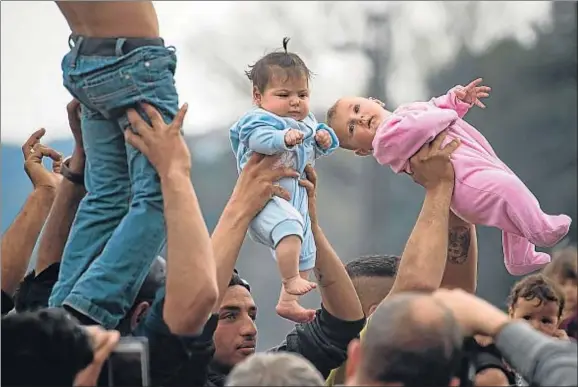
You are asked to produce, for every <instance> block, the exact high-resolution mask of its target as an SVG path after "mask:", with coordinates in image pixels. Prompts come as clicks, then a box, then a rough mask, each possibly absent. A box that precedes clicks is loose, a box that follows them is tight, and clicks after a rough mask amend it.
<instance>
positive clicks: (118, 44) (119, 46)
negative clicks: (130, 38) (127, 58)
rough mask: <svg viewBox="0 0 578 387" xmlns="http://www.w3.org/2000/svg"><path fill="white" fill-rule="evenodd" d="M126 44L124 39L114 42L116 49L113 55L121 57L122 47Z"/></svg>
mask: <svg viewBox="0 0 578 387" xmlns="http://www.w3.org/2000/svg"><path fill="white" fill-rule="evenodd" d="M125 42H126V38H118V39H117V40H116V47H115V48H114V53H115V55H116V56H122V55H123V53H122V46H124V43H125Z"/></svg>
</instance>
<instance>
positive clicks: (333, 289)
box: [311, 225, 363, 321]
mask: <svg viewBox="0 0 578 387" xmlns="http://www.w3.org/2000/svg"><path fill="white" fill-rule="evenodd" d="M311 228H312V230H313V237H314V238H315V245H316V246H317V257H316V262H315V269H314V270H315V276H316V277H317V281H318V283H319V291H320V292H321V299H322V301H323V305H324V306H325V309H326V310H327V311H328V312H329V313H330V314H332V315H333V316H335V317H337V318H339V319H341V320H345V321H357V320H359V319H361V318H363V309H362V308H361V303H360V301H359V298H358V296H357V292H356V291H355V288H354V286H353V283H352V282H351V279H350V278H349V276H348V275H347V271H346V270H345V267H344V266H343V263H342V262H341V260H340V259H339V257H338V256H337V253H336V252H335V250H333V247H332V246H331V244H330V243H329V241H328V240H327V238H326V237H325V234H324V233H323V230H321V228H320V227H319V226H315V225H312V226H311Z"/></svg>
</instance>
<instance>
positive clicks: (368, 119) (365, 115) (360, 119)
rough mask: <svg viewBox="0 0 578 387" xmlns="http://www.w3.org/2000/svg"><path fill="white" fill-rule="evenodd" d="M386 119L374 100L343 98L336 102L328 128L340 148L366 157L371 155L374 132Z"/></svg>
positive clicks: (383, 110)
mask: <svg viewBox="0 0 578 387" xmlns="http://www.w3.org/2000/svg"><path fill="white" fill-rule="evenodd" d="M386 117H387V111H386V110H385V109H384V108H383V107H382V106H381V105H380V104H379V103H378V102H376V101H374V100H371V99H369V98H363V97H345V98H341V99H340V100H339V101H337V104H336V105H335V112H334V114H333V117H332V118H331V123H330V126H331V127H332V128H333V130H334V131H335V133H336V135H337V138H338V139H339V145H340V146H341V148H344V149H348V150H353V151H355V153H356V154H358V155H360V156H366V155H369V154H371V152H372V150H373V146H372V142H373V138H374V137H375V132H376V131H377V128H378V127H379V125H381V122H382V121H383V120H384V119H385V118H386Z"/></svg>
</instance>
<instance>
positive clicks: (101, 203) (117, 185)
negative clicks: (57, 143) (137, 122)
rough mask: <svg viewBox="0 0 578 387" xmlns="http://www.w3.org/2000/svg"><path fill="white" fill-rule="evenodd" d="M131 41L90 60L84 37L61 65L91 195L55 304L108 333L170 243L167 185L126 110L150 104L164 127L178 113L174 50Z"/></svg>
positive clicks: (70, 241)
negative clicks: (77, 106) (76, 107)
mask: <svg viewBox="0 0 578 387" xmlns="http://www.w3.org/2000/svg"><path fill="white" fill-rule="evenodd" d="M89 39H90V38H89ZM124 41H125V39H122V38H121V39H117V44H116V50H115V52H114V53H115V55H114V56H110V55H109V56H103V55H99V54H98V53H94V54H93V55H84V54H83V53H82V51H81V50H79V48H81V47H82V44H83V38H80V40H78V41H77V43H76V44H75V46H74V47H71V50H70V52H69V53H68V54H67V55H66V56H65V57H64V59H63V61H62V72H63V78H64V86H65V87H66V88H67V89H68V90H69V91H70V93H71V94H72V95H73V96H74V97H76V98H77V99H78V100H79V101H80V102H81V104H82V118H81V124H82V125H81V126H82V138H83V142H84V150H85V153H86V166H85V185H86V189H87V191H88V193H87V195H86V197H85V198H84V199H83V200H82V202H81V203H80V206H79V208H78V212H77V214H76V218H75V220H74V223H73V226H72V229H71V232H70V236H69V239H68V242H67V244H66V247H65V249H64V253H63V257H62V263H61V266H60V273H59V277H58V282H57V283H56V285H55V286H54V289H53V291H52V294H51V296H50V300H49V305H50V306H56V307H59V306H68V307H71V308H73V309H75V310H77V311H78V312H81V313H82V314H84V315H86V316H88V317H90V318H91V319H93V320H94V321H96V322H98V323H99V324H101V325H102V326H104V327H105V328H107V329H112V328H114V327H116V326H117V325H118V322H119V321H120V320H121V319H122V318H123V317H124V316H125V314H126V313H127V311H128V310H129V309H130V307H131V306H132V304H133V302H134V300H135V298H136V295H137V293H138V291H139V289H140V287H141V285H142V283H143V281H144V279H145V277H146V275H147V273H148V271H149V268H150V266H151V264H152V262H153V260H154V258H155V257H156V256H157V255H158V253H159V251H160V249H161V248H162V246H163V244H164V242H165V239H166V231H165V223H164V215H163V200H162V195H161V187H160V180H159V177H158V175H157V173H156V171H155V169H154V168H153V166H152V165H151V164H150V163H149V161H148V160H147V159H146V157H145V156H144V155H143V154H141V153H140V152H139V151H138V150H136V149H135V148H134V147H132V146H131V145H129V144H127V143H125V140H124V134H123V132H124V130H125V129H126V128H127V127H128V126H129V123H128V120H127V117H126V109H127V108H129V107H138V104H139V103H140V102H147V103H149V104H151V105H153V106H155V107H156V108H157V109H158V110H159V111H160V112H161V113H162V115H163V117H164V120H165V122H170V121H171V120H172V119H173V118H174V116H175V114H176V112H177V110H178V95H177V91H176V88H175V82H174V78H173V77H174V72H175V69H176V55H175V52H174V49H171V48H166V47H164V46H144V47H139V48H136V49H134V50H132V51H130V52H128V53H124V52H123V51H122V47H123V43H124ZM109 54H110V53H109ZM141 116H143V117H146V115H143V113H142V112H141ZM146 119H147V121H148V118H146Z"/></svg>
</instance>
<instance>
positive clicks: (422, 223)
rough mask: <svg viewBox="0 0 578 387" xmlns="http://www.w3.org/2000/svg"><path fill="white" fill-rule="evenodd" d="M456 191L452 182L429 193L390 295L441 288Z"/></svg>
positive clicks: (406, 246) (407, 245) (441, 185)
mask: <svg viewBox="0 0 578 387" xmlns="http://www.w3.org/2000/svg"><path fill="white" fill-rule="evenodd" d="M452 192H453V186H452V185H451V184H449V183H448V184H440V185H438V186H437V187H435V188H432V189H430V190H428V191H426V195H425V199H424V202H423V206H422V210H421V212H420V214H419V217H418V219H417V222H416V224H415V226H414V228H413V230H412V232H411V235H410V237H409V239H408V241H407V244H406V245H405V249H404V251H403V254H402V257H401V261H400V264H399V269H398V272H397V275H396V279H395V281H394V284H393V288H392V291H391V293H390V294H395V293H398V292H401V291H408V290H435V289H437V288H438V287H439V285H440V283H441V280H442V277H443V273H444V269H445V266H446V256H447V251H448V234H447V230H448V222H449V212H450V202H451V197H452Z"/></svg>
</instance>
